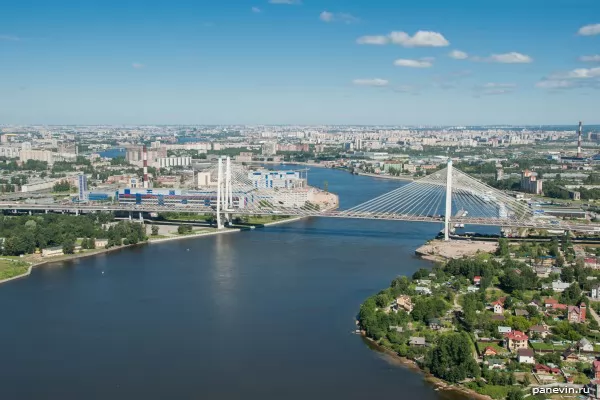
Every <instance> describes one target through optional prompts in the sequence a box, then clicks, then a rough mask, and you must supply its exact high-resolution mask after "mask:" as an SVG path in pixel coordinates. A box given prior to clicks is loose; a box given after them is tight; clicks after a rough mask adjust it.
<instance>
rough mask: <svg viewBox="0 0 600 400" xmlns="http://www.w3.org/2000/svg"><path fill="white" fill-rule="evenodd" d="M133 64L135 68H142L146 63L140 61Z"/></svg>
mask: <svg viewBox="0 0 600 400" xmlns="http://www.w3.org/2000/svg"><path fill="white" fill-rule="evenodd" d="M131 66H132V67H133V68H135V69H142V68H144V64H140V63H133V64H131Z"/></svg>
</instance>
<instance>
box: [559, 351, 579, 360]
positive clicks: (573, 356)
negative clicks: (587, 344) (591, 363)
mask: <svg viewBox="0 0 600 400" xmlns="http://www.w3.org/2000/svg"><path fill="white" fill-rule="evenodd" d="M562 358H563V360H564V361H567V362H577V361H579V354H577V352H576V351H575V350H573V348H569V349H567V350H565V351H564V352H563V353H562Z"/></svg>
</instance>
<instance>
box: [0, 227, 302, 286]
mask: <svg viewBox="0 0 600 400" xmlns="http://www.w3.org/2000/svg"><path fill="white" fill-rule="evenodd" d="M303 218H306V217H297V218H288V219H284V220H279V221H273V222H270V223H265V224H260V225H259V226H260V227H267V226H270V225H278V224H284V223H291V222H295V221H298V220H300V219H303ZM242 230H243V229H240V228H228V229H223V230H217V229H215V230H214V231H203V232H198V233H190V234H184V235H178V236H167V237H165V236H160V237H157V238H155V239H153V237H152V236H149V237H148V240H147V241H144V242H140V243H137V244H131V245H122V246H115V247H111V248H109V249H105V248H102V249H92V250H86V251H84V252H80V253H75V254H65V255H62V256H55V257H47V258H43V257H41V255H40V254H28V255H26V256H23V257H0V285H1V284H3V283H8V282H10V281H12V280H15V279H19V278H25V277H27V276H29V274H30V273H31V270H32V269H33V268H37V267H41V266H43V265H46V264H53V263H59V262H64V261H71V260H76V259H80V258H86V257H92V256H97V255H100V254H107V253H111V252H114V251H118V250H123V249H126V248H129V247H133V246H140V245H147V244H155V243H165V242H171V241H175V240H185V239H194V238H200V237H204V236H214V235H222V234H229V233H236V232H241V231H242ZM3 261H5V262H6V263H19V264H24V265H23V266H19V269H18V270H15V271H11V272H10V273H9V274H7V276H6V277H4V276H3V275H2V271H3V268H2V262H3ZM6 265H7V266H8V267H10V265H9V264H6Z"/></svg>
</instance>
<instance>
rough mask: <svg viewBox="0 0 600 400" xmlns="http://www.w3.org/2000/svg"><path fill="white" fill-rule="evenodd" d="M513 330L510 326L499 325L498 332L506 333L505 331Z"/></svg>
mask: <svg viewBox="0 0 600 400" xmlns="http://www.w3.org/2000/svg"><path fill="white" fill-rule="evenodd" d="M511 332H512V328H511V327H510V326H499V327H498V333H501V334H503V335H504V334H505V333H511Z"/></svg>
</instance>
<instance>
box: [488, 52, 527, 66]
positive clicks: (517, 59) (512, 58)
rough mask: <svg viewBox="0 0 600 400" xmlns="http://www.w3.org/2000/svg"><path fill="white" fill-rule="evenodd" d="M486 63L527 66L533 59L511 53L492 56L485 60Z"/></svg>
mask: <svg viewBox="0 0 600 400" xmlns="http://www.w3.org/2000/svg"><path fill="white" fill-rule="evenodd" d="M486 61H489V62H497V63H502V64H528V63H531V62H533V59H532V58H531V57H529V56H528V55H525V54H521V53H517V52H516V51H512V52H510V53H504V54H492V55H491V56H489V57H488V58H487V60H486Z"/></svg>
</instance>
